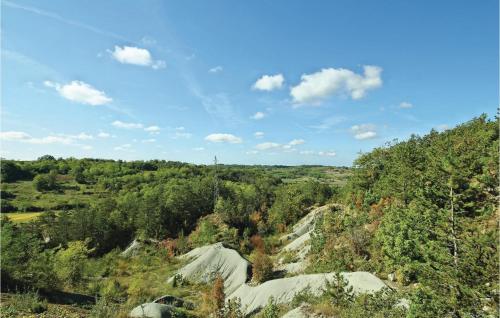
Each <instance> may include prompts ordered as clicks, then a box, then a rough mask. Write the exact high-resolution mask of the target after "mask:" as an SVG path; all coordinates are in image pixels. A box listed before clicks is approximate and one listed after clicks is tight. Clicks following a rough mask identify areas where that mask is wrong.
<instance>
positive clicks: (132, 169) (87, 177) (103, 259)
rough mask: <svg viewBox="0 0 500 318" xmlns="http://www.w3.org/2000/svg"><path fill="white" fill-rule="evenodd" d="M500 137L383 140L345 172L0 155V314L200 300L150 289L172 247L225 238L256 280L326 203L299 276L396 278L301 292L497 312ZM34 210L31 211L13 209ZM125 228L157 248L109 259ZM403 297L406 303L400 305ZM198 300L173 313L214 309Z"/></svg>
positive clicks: (346, 302)
mask: <svg viewBox="0 0 500 318" xmlns="http://www.w3.org/2000/svg"><path fill="white" fill-rule="evenodd" d="M498 140H499V138H498V120H497V119H495V120H489V119H487V118H486V116H482V117H479V118H475V119H473V120H471V121H469V122H467V123H464V124H462V125H459V126H457V127H455V128H453V129H450V130H446V131H444V132H437V131H431V132H430V133H429V134H427V135H425V136H423V137H419V136H412V137H411V138H409V139H408V140H406V141H402V142H400V141H393V142H391V143H389V144H387V145H385V146H383V147H380V148H377V149H374V150H373V151H371V152H369V153H365V154H361V155H360V156H359V158H358V159H357V160H356V161H355V163H354V165H353V167H352V168H349V169H348V168H334V167H314V166H303V167H266V166H225V165H218V166H201V165H192V164H185V163H178V162H167V161H158V160H153V161H146V162H143V161H136V162H124V161H111V160H98V159H72V158H69V159H56V158H54V157H52V156H49V155H48V156H44V157H41V158H39V159H38V160H36V161H10V160H2V162H1V181H2V186H1V196H2V201H1V204H2V205H1V207H2V213H3V214H4V217H3V218H2V225H1V229H2V232H1V256H2V257H1V278H2V282H1V283H2V291H3V292H8V293H9V294H10V295H11V299H10V302H9V301H7V302H6V304H4V305H2V307H1V308H2V311H3V312H4V313H5V315H6V316H7V317H9V315H11V316H12V317H15V316H16V315H17V314H19V312H22V311H23V310H24V311H26V312H29V311H30V310H31V311H32V312H36V311H46V310H47V303H46V301H45V300H44V297H46V296H47V295H50V294H53V293H55V292H60V291H64V292H67V293H75V294H83V295H91V296H96V301H97V303H96V304H95V305H93V304H90V305H85V306H82V310H83V311H82V312H84V314H85V315H89V316H94V317H113V316H115V315H118V316H120V315H123V313H126V312H127V310H129V308H131V307H133V306H135V305H137V304H138V303H141V302H144V301H147V300H150V299H152V298H154V297H156V296H158V293H165V292H170V293H174V294H177V295H179V296H187V295H191V296H192V297H193V300H194V301H195V302H197V301H199V302H200V303H202V302H203V299H204V298H206V297H203V296H199V297H198V296H193V290H199V291H201V292H202V293H203V292H206V293H209V292H210V290H209V289H210V286H189V285H185V286H158V285H166V283H165V280H162V279H164V278H165V277H167V276H168V275H171V274H172V273H173V272H174V270H175V268H176V266H178V264H177V262H178V261H176V259H175V258H174V256H175V255H180V254H183V253H185V252H187V251H189V250H190V249H191V248H193V247H196V246H202V245H205V244H209V243H214V242H224V243H225V244H226V245H227V246H230V247H232V248H234V249H237V250H238V251H239V252H240V253H241V254H242V255H244V256H246V257H248V258H249V259H251V260H252V261H253V263H254V267H255V268H254V275H257V276H256V277H257V278H256V281H265V280H266V279H269V277H271V276H272V275H273V273H272V264H271V266H269V263H270V262H272V260H271V259H270V256H272V254H273V253H274V252H275V249H276V248H277V247H278V246H279V245H280V242H279V240H278V237H279V236H280V235H281V234H282V233H285V232H286V231H287V230H288V229H289V228H290V227H291V226H292V225H293V224H294V223H295V222H297V221H298V220H299V219H300V218H301V217H302V216H304V215H305V214H306V213H307V212H308V211H309V209H310V208H311V207H313V206H319V205H324V204H326V203H334V205H332V206H333V208H332V209H331V211H330V213H328V214H326V215H325V216H324V217H323V218H322V219H321V220H320V222H318V223H317V224H316V228H315V230H314V234H313V236H312V240H311V244H312V249H311V252H310V254H311V259H313V260H314V261H313V262H312V263H311V264H310V266H309V267H308V268H307V272H310V273H319V272H322V273H323V272H339V271H369V272H372V273H376V275H377V276H379V277H381V278H383V279H386V277H387V275H394V276H395V279H394V280H395V282H394V290H393V291H392V292H391V293H384V294H383V295H376V296H375V297H374V296H366V295H361V296H357V297H348V296H349V295H347V296H346V294H345V293H343V292H341V291H339V289H338V288H335V287H338V286H332V288H330V289H329V292H327V293H326V294H325V296H322V297H320V298H317V297H316V298H315V297H313V296H310V295H300V297H302V298H304V300H307V301H308V302H310V303H313V304H315V305H316V306H317V307H318V308H320V309H321V308H322V310H324V311H325V312H330V313H334V314H335V315H337V316H339V317H360V316H363V315H364V316H373V317H401V316H407V317H482V316H487V314H490V315H493V316H495V315H496V314H495V313H496V311H497V310H498V308H499V306H498V305H499V304H498V302H499V293H498V288H499V285H498V274H499V273H498V268H499V257H498V256H499V255H498V234H499V233H498V207H497V203H498V195H499V193H498V180H499V179H498V177H499V176H498V169H499V167H498V153H499V141H498ZM30 213H31V214H35V213H36V217H34V218H33V219H31V220H27V221H26V222H19V221H16V220H15V217H16V216H18V215H29V214H30ZM7 215H8V216H7ZM134 238H139V239H141V240H145V241H146V240H148V241H151V242H158V244H152V245H151V248H150V249H148V250H146V251H144V252H143V253H144V254H143V255H142V257H139V258H136V259H133V260H124V259H123V258H121V257H119V253H120V251H122V250H123V249H124V248H125V247H126V246H127V245H128V244H129V243H130V242H131V241H132V240H133V239H134ZM291 257H293V256H291ZM23 297H24V298H23ZM197 297H198V298H197ZM300 297H298V298H300ZM401 298H405V299H407V300H408V301H409V308H408V309H402V308H400V307H398V306H395V304H396V302H397V300H398V299H401ZM325 299H326V300H325ZM299 300H300V299H298V300H297V301H299ZM16 303H18V304H21V303H22V304H25V306H26V304H27V303H29V304H30V305H28V306H31V307H32V308H24V309H23V308H21V309H20V308H19V306H17V307H16ZM49 307H50V304H49ZM325 307H328V308H327V309H325ZM110 308H112V309H110ZM200 308H201V309H199V310H197V311H194V312H188V313H182V314H183V315H187V316H189V315H203V314H205V313H210V310H211V309H210V306H206V305H201V306H200ZM278 309H279V308H278ZM278 309H277V308H275V306H274V307H273V304H272V303H270V306H269V308H267V307H266V310H264V311H263V313H261V315H263V316H265V317H277V315H278V314H277V312H278V311H279V310H278ZM50 310H52V309H50ZM61 310H66V309H61ZM61 315H62V314H61ZM68 315H69V316H71V315H70V314H68ZM56 316H57V315H56ZM228 316H231V317H235V315H229V314H228Z"/></svg>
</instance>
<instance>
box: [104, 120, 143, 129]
mask: <svg viewBox="0 0 500 318" xmlns="http://www.w3.org/2000/svg"><path fill="white" fill-rule="evenodd" d="M111 125H112V126H114V127H116V128H123V129H141V128H142V127H143V125H142V124H141V123H127V122H123V121H120V120H115V121H114V122H112V123H111Z"/></svg>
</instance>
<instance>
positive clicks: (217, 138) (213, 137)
mask: <svg viewBox="0 0 500 318" xmlns="http://www.w3.org/2000/svg"><path fill="white" fill-rule="evenodd" d="M205 140H206V141H210V142H227V143H230V144H239V143H242V142H243V140H242V139H241V138H240V137H236V136H235V135H232V134H221V133H216V134H210V135H208V136H206V137H205Z"/></svg>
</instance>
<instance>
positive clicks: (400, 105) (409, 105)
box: [399, 102, 413, 108]
mask: <svg viewBox="0 0 500 318" xmlns="http://www.w3.org/2000/svg"><path fill="white" fill-rule="evenodd" d="M412 107H413V104H412V103H408V102H402V103H401V104H399V108H412Z"/></svg>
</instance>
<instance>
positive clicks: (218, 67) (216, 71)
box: [208, 65, 224, 74]
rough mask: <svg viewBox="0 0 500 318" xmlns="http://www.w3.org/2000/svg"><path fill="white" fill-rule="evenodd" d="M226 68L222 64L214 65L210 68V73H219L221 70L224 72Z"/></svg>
mask: <svg viewBox="0 0 500 318" xmlns="http://www.w3.org/2000/svg"><path fill="white" fill-rule="evenodd" d="M223 70H224V69H223V68H222V66H220V65H217V66H215V67H212V68H211V69H209V70H208V72H209V73H214V74H215V73H219V72H222V71H223Z"/></svg>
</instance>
